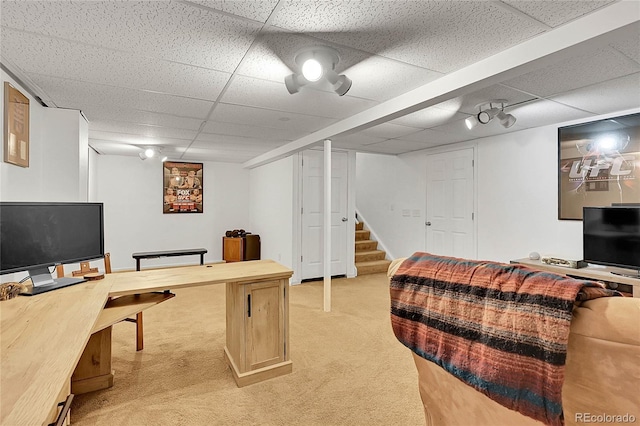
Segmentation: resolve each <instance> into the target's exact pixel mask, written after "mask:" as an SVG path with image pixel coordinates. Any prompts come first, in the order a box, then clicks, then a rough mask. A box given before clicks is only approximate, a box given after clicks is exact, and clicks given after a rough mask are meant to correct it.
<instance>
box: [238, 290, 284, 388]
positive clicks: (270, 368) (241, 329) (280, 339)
mask: <svg viewBox="0 0 640 426" xmlns="http://www.w3.org/2000/svg"><path fill="white" fill-rule="evenodd" d="M287 286H288V280H287V279H277V280H273V279H272V280H264V281H255V282H250V283H237V282H231V283H227V288H226V292H227V294H226V296H227V297H226V299H227V336H226V337H227V341H226V347H225V358H226V360H227V363H228V364H229V366H230V367H231V370H232V372H233V377H234V379H235V381H236V384H237V385H238V386H239V387H242V386H246V385H249V384H252V383H256V382H259V381H262V380H265V379H269V378H272V377H276V376H280V375H283V374H288V373H290V372H291V371H292V363H291V361H290V359H289V354H288V348H287V345H288V341H289V336H288V334H289V314H288V309H287V307H288V306H289V300H288V297H289V296H288V291H287V290H288V288H287Z"/></svg>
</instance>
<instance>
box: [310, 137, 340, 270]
mask: <svg viewBox="0 0 640 426" xmlns="http://www.w3.org/2000/svg"><path fill="white" fill-rule="evenodd" d="M323 164H324V153H323V152H322V151H313V150H309V151H305V152H304V153H303V154H302V211H301V213H302V220H301V224H302V260H301V264H302V268H301V269H302V274H301V279H303V280H306V279H312V278H321V277H322V276H323V275H324V262H323V257H324V256H323V253H324V245H323V240H324V238H323V231H322V225H323V211H324V188H323V183H324V169H323V167H324V166H323ZM349 223H351V224H353V221H347V153H345V152H333V153H332V154H331V275H332V276H335V275H346V273H347V256H346V255H347V224H349Z"/></svg>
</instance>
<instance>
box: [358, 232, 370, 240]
mask: <svg viewBox="0 0 640 426" xmlns="http://www.w3.org/2000/svg"><path fill="white" fill-rule="evenodd" d="M370 238H371V231H365V230H357V231H356V241H363V240H368V239H370Z"/></svg>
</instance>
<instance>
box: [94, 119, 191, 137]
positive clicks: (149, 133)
mask: <svg viewBox="0 0 640 426" xmlns="http://www.w3.org/2000/svg"><path fill="white" fill-rule="evenodd" d="M89 131H90V132H109V133H124V134H133V135H140V136H145V137H149V138H176V139H187V140H193V139H194V138H195V137H196V135H197V134H198V132H197V131H196V130H186V129H176V128H173V127H163V126H149V125H145V124H133V123H122V122H119V121H92V122H90V123H89Z"/></svg>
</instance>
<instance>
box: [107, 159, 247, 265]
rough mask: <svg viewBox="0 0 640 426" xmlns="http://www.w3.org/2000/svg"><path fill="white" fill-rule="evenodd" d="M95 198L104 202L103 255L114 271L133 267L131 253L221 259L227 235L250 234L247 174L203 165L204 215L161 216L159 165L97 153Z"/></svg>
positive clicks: (165, 261)
mask: <svg viewBox="0 0 640 426" xmlns="http://www.w3.org/2000/svg"><path fill="white" fill-rule="evenodd" d="M95 169H96V170H95V172H96V187H97V191H96V195H95V200H96V201H99V202H103V203H104V210H105V224H104V226H105V251H107V252H109V253H111V264H112V267H113V269H114V270H127V269H134V268H135V261H134V259H133V258H132V257H131V255H132V254H133V253H135V252H144V251H157V250H178V249H191V248H205V249H207V250H208V253H207V254H206V255H205V262H215V261H220V260H221V259H222V237H223V236H224V233H225V231H227V230H232V229H240V228H244V229H247V230H249V229H248V228H249V197H248V194H249V171H248V170H244V169H243V168H242V166H241V165H239V164H231V163H216V162H204V164H203V178H204V182H203V184H202V186H203V201H204V212H203V213H190V214H163V213H162V203H163V198H162V197H163V182H162V180H163V172H162V163H161V162H160V161H153V160H146V161H142V160H140V159H139V158H138V157H126V156H116V155H98V156H97V161H96V164H95ZM198 261H199V257H198V256H186V257H168V258H160V259H149V260H143V261H142V262H141V266H142V268H144V267H151V266H164V265H181V264H195V263H197V262H198Z"/></svg>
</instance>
